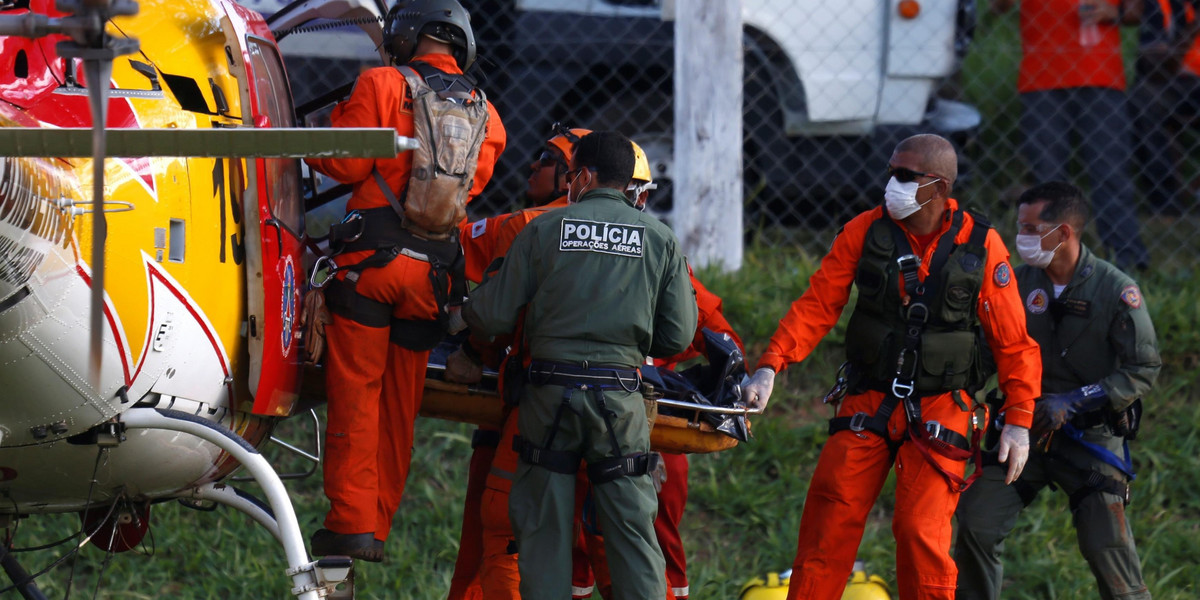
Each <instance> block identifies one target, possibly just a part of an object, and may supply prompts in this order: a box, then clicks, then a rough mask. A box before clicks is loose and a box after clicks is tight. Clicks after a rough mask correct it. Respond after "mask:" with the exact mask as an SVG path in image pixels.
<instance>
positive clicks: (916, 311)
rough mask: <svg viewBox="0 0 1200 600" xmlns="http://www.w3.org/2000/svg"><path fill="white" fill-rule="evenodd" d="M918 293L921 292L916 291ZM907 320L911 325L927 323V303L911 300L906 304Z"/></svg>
mask: <svg viewBox="0 0 1200 600" xmlns="http://www.w3.org/2000/svg"><path fill="white" fill-rule="evenodd" d="M917 293H918V294H920V293H921V292H920V291H918V292H917ZM906 316H907V317H908V322H909V324H910V326H911V324H913V323H921V324H924V323H927V322H928V321H929V305H927V304H925V303H924V302H913V303H911V304H909V305H908V313H907V315H906Z"/></svg>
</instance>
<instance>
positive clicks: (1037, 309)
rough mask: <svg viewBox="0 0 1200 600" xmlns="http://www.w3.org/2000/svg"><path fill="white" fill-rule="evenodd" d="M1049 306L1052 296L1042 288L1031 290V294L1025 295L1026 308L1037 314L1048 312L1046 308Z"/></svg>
mask: <svg viewBox="0 0 1200 600" xmlns="http://www.w3.org/2000/svg"><path fill="white" fill-rule="evenodd" d="M1049 306H1050V296H1049V295H1047V294H1046V290H1043V289H1042V288H1038V289H1036V290H1033V291H1032V292H1029V295H1028V296H1026V297H1025V308H1026V309H1027V310H1028V311H1029V312H1030V313H1033V314H1035V315H1040V314H1042V313H1044V312H1046V308H1047V307H1049Z"/></svg>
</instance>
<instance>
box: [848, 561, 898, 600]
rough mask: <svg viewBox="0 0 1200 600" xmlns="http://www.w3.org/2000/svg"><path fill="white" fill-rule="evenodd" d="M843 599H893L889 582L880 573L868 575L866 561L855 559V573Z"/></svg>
mask: <svg viewBox="0 0 1200 600" xmlns="http://www.w3.org/2000/svg"><path fill="white" fill-rule="evenodd" d="M842 600H891V597H890V596H888V586H887V582H886V581H884V580H883V578H882V577H880V576H878V575H867V568H866V563H864V562H863V561H861V560H856V561H854V573H853V574H851V575H850V583H848V584H846V591H844V592H842Z"/></svg>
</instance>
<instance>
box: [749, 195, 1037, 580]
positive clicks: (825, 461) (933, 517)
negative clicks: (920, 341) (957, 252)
mask: <svg viewBox="0 0 1200 600" xmlns="http://www.w3.org/2000/svg"><path fill="white" fill-rule="evenodd" d="M956 210H958V202H957V201H955V200H953V199H949V200H947V202H946V213H945V218H944V219H943V221H942V226H941V229H940V230H939V231H938V232H937V233H936V234H935V235H932V236H923V241H924V243H922V240H919V239H918V238H917V237H916V236H914V235H912V233H910V232H908V231H907V230H905V234H906V236H907V238H908V241H909V243H910V244H911V246H912V248H913V249H914V251H915V252H916V253H917V254H918V255H920V256H921V257H922V262H921V268H920V270H919V273H918V276H919V277H920V279H921V280H922V281H923V280H924V279H925V277H926V276H927V275H928V274H929V272H928V265H929V263H930V260H931V258H932V256H933V252H934V249H935V247H936V245H937V239H938V238H939V237H940V235H941V233H942V232H945V231H947V230H949V228H950V223H951V215H952V213H953V211H956ZM883 215H884V213H883V208H882V207H878V208H875V209H873V210H870V211H867V212H864V213H862V214H860V215H858V216H857V217H855V218H854V219H853V220H851V221H850V222H849V223H847V224H846V226H845V228H844V229H843V231H842V232H841V233H840V234H839V235H838V237H837V239H835V240H834V243H833V247H832V248H831V249H830V251H829V254H827V255H826V256H825V257H824V258H823V259H822V260H821V266H820V268H819V269H817V271H816V272H815V273H814V274H813V276H812V278H811V279H810V280H809V288H808V290H807V291H805V292H804V294H803V295H802V296H801V297H800V298H799V299H798V300H796V301H795V302H794V303H792V307H791V309H790V310H789V311H788V313H787V315H786V316H785V317H784V318H783V319H782V320H781V321H780V323H779V328H778V329H777V330H776V332H775V334H774V335H773V336H772V338H771V342H770V345H769V346H768V348H767V351H766V353H765V354H764V355H763V357H762V359H761V360H760V361H759V364H758V366H759V367H760V368H761V367H769V368H772V369H774V370H775V371H776V372H777V373H778V372H780V371H782V370H783V369H784V368H786V367H787V365H788V364H789V363H795V362H800V361H802V360H804V358H805V357H807V356H808V354H809V353H810V352H812V350H813V348H814V347H815V346H816V345H817V343H818V342H819V341H820V340H821V338H823V337H824V336H825V334H826V333H828V332H829V330H830V329H831V328H832V327H833V326H834V324H835V323H837V321H838V318H839V316H840V315H841V313H842V309H843V308H844V307H845V306H846V303H847V302H848V301H849V299H850V289H851V284H853V282H854V276H855V272H856V269H857V267H858V261H859V257H860V256H861V255H862V249H863V245H864V240H865V239H866V235H867V231H868V229H869V228H870V226H871V223H873V222H874V221H876V220H878V219H880V218H882V217H883ZM973 226H974V219H973V218H972V217H971V215H970V214H966V215H964V219H963V226H962V229H961V230H960V231H959V233H958V235H957V236H956V237H955V240H954V241H955V243H958V244H962V243H965V242H966V241H967V240H968V239H969V237H970V234H971V229H972V227H973ZM903 227H904V226H903V224H901V228H903ZM984 246H985V247H986V249H987V261H986V263H985V265H984V269H985V270H984V280H983V286H982V288H981V290H980V293H979V298H978V303H977V305H976V310H977V311H978V315H979V320H980V324H981V325H982V327H983V330H984V334H985V335H986V337H987V340H988V343H989V344H990V346H991V349H992V353H993V354H994V355H995V358H996V364H997V367H998V370H999V378H1000V387H1001V389H1002V390H1003V391H1004V392H1005V395H1006V396H1007V401H1006V404H1005V410H1006V411H1007V414H1006V419H1007V422H1008V423H1009V424H1012V425H1019V426H1022V427H1028V426H1029V425H1030V423H1031V421H1032V418H1033V413H1032V409H1033V402H1034V399H1035V398H1037V397H1038V396H1039V395H1040V394H1041V380H1042V368H1041V360H1040V358H1039V354H1038V353H1039V350H1038V346H1037V344H1036V342H1034V341H1033V340H1032V339H1031V338H1030V337H1029V335H1028V334H1027V333H1026V330H1025V312H1024V307H1023V306H1022V300H1021V298H1020V295H1019V294H1018V292H1017V285H1016V282H1015V281H1014V280H1013V278H1012V269H1011V266H1010V265H1009V264H1008V250H1007V249H1006V248H1005V247H1004V242H1003V241H1002V240H1001V239H1000V236H999V234H997V233H996V232H995V231H994V230H993V231H990V232H988V235H987V238H986V241H985V243H984ZM955 393H958V392H955ZM883 398H884V395H883V394H882V393H881V392H877V391H871V390H869V391H867V392H865V393H863V394H856V395H850V396H848V397H847V398H846V399H845V401H844V402H842V404H841V407H840V408H839V410H838V416H847V417H848V416H851V415H854V414H855V413H858V412H865V413H867V414H869V415H873V414H875V412H876V410H877V409H878V408H879V405H880V403H881V402H882V401H883ZM921 408H922V417H923V419H924V420H926V421H931V420H936V421H938V422H940V423H941V424H942V425H943V426H944V427H949V428H951V429H953V430H954V431H956V432H958V433H960V434H962V435H964V436H966V437H967V438H968V439H970V431H969V427H970V417H971V413H970V412H965V411H963V410H962V409H961V408H959V407H958V405H957V404H956V403H955V402H954V400H953V398H952V394H951V393H943V394H938V395H934V396H927V397H925V398H924V399H923V400H922V401H921ZM888 430H889V438H890V439H891V440H893V441H900V440H902V439H903V438H904V436H905V433H906V431H907V422H906V420H905V416H904V411H903V410H902V409H897V410H896V411H895V412H894V413H893V414H892V416H891V419H890V421H889V423H888ZM933 460H936V461H937V462H938V464H939V465H940V466H941V468H943V469H946V470H947V471H949V472H951V473H955V474H957V475H958V476H960V477H961V476H962V475H963V474H964V472H965V470H966V463H965V462H962V461H954V460H950V459H948V458H945V457H943V456H940V455H934V458H933ZM893 464H895V470H896V505H895V506H896V507H895V512H894V515H893V518H892V532H893V534H894V535H895V538H896V572H897V580H898V588H899V593H900V598H903V599H912V598H921V599H926V598H944V599H947V600H952V599H953V598H954V588H955V583H956V579H957V569H956V567H955V565H954V561H953V559H952V558H951V557H950V532H951V528H950V518H951V516H952V515H953V514H954V509H955V507H956V505H957V504H958V491H956V490H953V489H951V488H950V486H949V485H948V484H947V483H946V480H945V479H943V476H942V474H941V472H939V470H938V469H936V468H932V465H930V464H929V462H928V461H927V459H926V458H925V457H924V456H922V454H921V453H920V452H919V451H918V449H917V448H916V447H915V444H913V443H905V444H901V445H900V448H899V451H898V452H897V453H896V454H895V455H893V454H892V452H891V450H890V449H889V448H888V441H887V440H884V439H883V438H882V437H880V436H878V435H875V434H872V433H868V432H860V433H856V432H854V431H849V430H846V431H839V432H837V433H835V434H833V435H832V436H830V438H829V440H828V441H827V442H826V444H825V447H824V448H823V449H822V450H821V457H820V459H819V461H818V463H817V468H816V471H815V472H814V473H813V478H812V483H811V485H810V486H809V490H808V497H807V499H806V500H805V504H804V514H803V516H802V517H801V521H800V535H799V543H798V547H797V551H796V560H795V564H794V565H793V568H792V579H791V586H790V588H789V590H788V598H789V599H796V598H816V599H819V600H826V599H828V598H838V597H841V595H842V591H843V589H844V588H845V586H846V579H847V577H848V576H849V574H850V570H851V568H852V566H853V563H854V558H855V554H856V553H857V551H858V546H859V543H860V541H861V540H862V534H863V527H864V525H865V523H866V520H867V513H868V512H869V511H870V509H871V506H872V505H874V503H875V500H876V498H877V497H878V496H879V492H880V490H881V489H882V487H883V484H884V481H885V480H886V479H887V475H888V470H889V469H890V468H891V467H892V465H893Z"/></svg>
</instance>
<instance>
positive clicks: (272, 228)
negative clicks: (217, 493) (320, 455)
mask: <svg viewBox="0 0 1200 600" xmlns="http://www.w3.org/2000/svg"><path fill="white" fill-rule="evenodd" d="M233 10H245V9H241V7H234V8H233ZM236 22H238V20H234V19H223V20H222V24H223V25H224V26H225V34H226V40H227V43H228V44H229V46H230V48H231V49H238V48H240V50H241V52H240V53H239V52H237V51H233V52H230V56H231V58H233V61H232V63H233V66H232V71H233V72H234V74H235V75H236V76H237V78H238V82H239V88H240V90H241V96H242V107H243V109H242V120H243V123H244V125H249V126H253V127H294V126H295V118H294V111H293V107H292V96H291V90H290V88H289V87H288V81H287V75H286V74H285V72H284V67H283V61H282V59H281V58H280V56H279V51H278V50H277V49H276V47H275V44H274V43H273V42H271V41H270V40H269V39H268V38H267V37H265V35H262V36H260V35H254V33H255V32H244V31H237V30H236V29H237V26H236V25H234V23H236ZM257 24H258V25H260V26H261V22H259V23H257ZM262 33H263V34H265V33H266V32H265V31H264V32H262ZM246 167H247V172H246V193H245V199H244V202H243V209H244V213H245V218H244V224H245V240H244V241H245V259H246V263H245V267H246V295H247V313H248V314H247V317H246V336H247V338H248V340H249V354H250V390H251V392H252V393H253V394H254V406H253V409H252V411H253V412H254V414H260V415H271V416H280V417H285V416H288V415H290V414H291V413H292V411H293V410H294V408H295V404H296V401H297V399H298V398H299V389H300V376H301V372H302V366H303V365H302V361H303V359H302V357H301V351H300V348H299V347H298V346H299V328H298V327H297V325H296V323H297V321H298V316H299V307H300V291H301V287H302V282H303V274H304V265H303V262H302V258H301V254H302V252H303V248H304V206H303V200H302V198H301V196H300V161H299V160H296V159H276V158H271V159H247V160H246Z"/></svg>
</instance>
